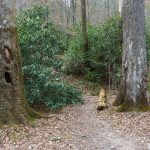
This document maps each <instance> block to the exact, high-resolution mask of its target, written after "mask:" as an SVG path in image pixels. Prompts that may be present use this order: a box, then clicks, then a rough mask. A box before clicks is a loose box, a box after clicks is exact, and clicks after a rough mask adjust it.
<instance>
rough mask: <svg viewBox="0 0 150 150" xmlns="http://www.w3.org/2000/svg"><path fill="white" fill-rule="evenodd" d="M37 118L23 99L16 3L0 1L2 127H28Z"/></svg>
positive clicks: (0, 118)
mask: <svg viewBox="0 0 150 150" xmlns="http://www.w3.org/2000/svg"><path fill="white" fill-rule="evenodd" d="M35 115H36V113H34V112H33V111H32V109H31V108H30V107H29V106H28V105H27V103H26V99H25V96H24V85H23V77H22V71H21V56H20V51H19V48H18V43H17V29H16V23H15V1H14V0H10V1H8V0H0V126H2V125H3V124H13V123H26V122H27V120H28V119H29V118H30V117H31V116H35Z"/></svg>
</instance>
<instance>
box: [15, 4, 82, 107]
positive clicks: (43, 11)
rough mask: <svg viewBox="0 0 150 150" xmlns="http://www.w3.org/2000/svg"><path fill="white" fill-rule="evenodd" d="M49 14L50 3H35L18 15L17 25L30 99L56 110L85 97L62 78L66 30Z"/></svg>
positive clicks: (28, 97)
mask: <svg viewBox="0 0 150 150" xmlns="http://www.w3.org/2000/svg"><path fill="white" fill-rule="evenodd" d="M48 16H49V10H48V8H47V7H45V6H38V5H34V6H32V7H31V8H29V9H27V10H25V11H23V12H22V13H21V14H20V15H19V16H18V17H17V25H18V31H19V44H20V48H21V52H22V56H23V57H22V59H23V60H22V61H23V73H24V82H25V89H26V96H27V99H28V102H29V103H30V104H46V105H47V106H48V107H49V108H51V109H54V110H55V109H59V108H62V107H63V106H65V105H67V104H75V103H77V102H82V98H81V93H80V92H79V91H77V90H76V89H75V88H73V87H72V86H69V85H66V84H65V83H63V82H62V81H61V72H60V67H61V64H62V61H61V59H60V57H59V56H60V55H61V54H62V51H63V49H64V48H65V45H64V42H63V39H62V36H60V35H62V34H63V33H62V32H61V31H59V30H57V28H56V26H55V25H54V24H53V23H52V22H49V21H48Z"/></svg>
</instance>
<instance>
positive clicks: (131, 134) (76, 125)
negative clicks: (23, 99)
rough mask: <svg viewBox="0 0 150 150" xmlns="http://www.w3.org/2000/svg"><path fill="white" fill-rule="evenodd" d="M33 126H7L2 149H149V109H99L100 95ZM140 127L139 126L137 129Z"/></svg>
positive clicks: (89, 97)
mask: <svg viewBox="0 0 150 150" xmlns="http://www.w3.org/2000/svg"><path fill="white" fill-rule="evenodd" d="M84 97H85V104H84V105H78V106H73V107H67V108H64V109H63V110H61V112H59V113H56V114H52V113H50V114H49V119H40V120H37V121H36V122H35V123H33V124H31V125H30V126H26V127H24V126H22V127H13V128H8V127H6V128H5V129H4V130H3V131H1V133H0V142H1V143H0V149H1V150H149V149H150V145H149V144H150V132H149V131H150V129H149V127H150V126H149V123H150V117H149V113H143V114H135V113H127V114H123V113H122V114H121V113H114V112H112V111H110V110H105V111H103V112H97V110H96V101H97V98H98V97H97V96H90V95H85V96H84ZM137 128H138V130H137Z"/></svg>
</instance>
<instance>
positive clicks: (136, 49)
mask: <svg viewBox="0 0 150 150" xmlns="http://www.w3.org/2000/svg"><path fill="white" fill-rule="evenodd" d="M122 16H123V41H124V44H123V58H122V81H121V88H120V91H119V94H118V98H117V101H116V102H115V104H118V105H121V107H120V111H132V110H141V111H145V110H147V109H149V104H148V99H147V76H148V69H147V58H146V44H145V34H144V32H145V17H144V1H143V0H124V1H123V10H122Z"/></svg>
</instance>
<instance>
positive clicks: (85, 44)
mask: <svg viewBox="0 0 150 150" xmlns="http://www.w3.org/2000/svg"><path fill="white" fill-rule="evenodd" d="M81 16H82V35H83V50H84V51H88V36H87V18H86V0H81Z"/></svg>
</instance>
